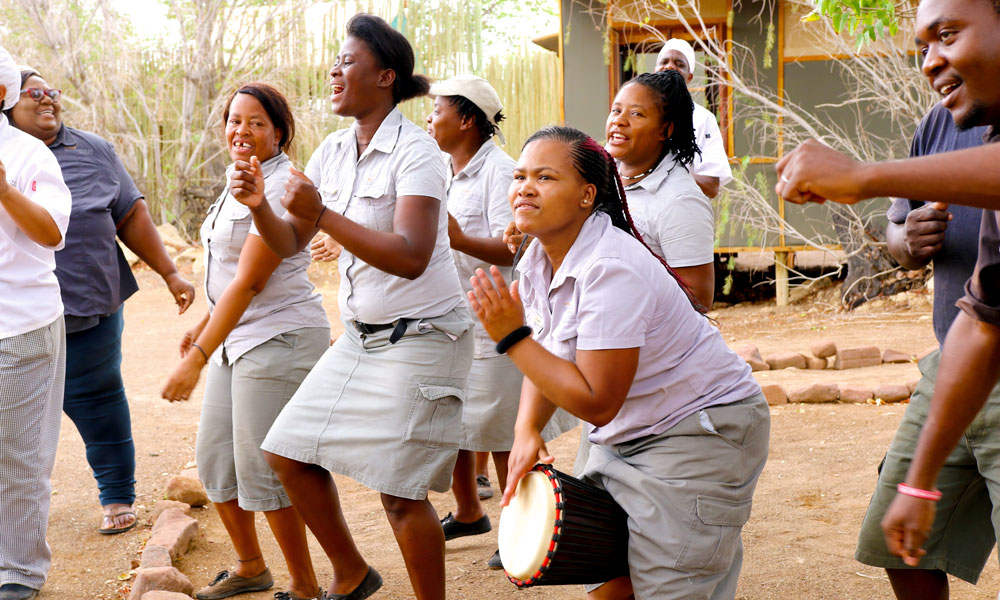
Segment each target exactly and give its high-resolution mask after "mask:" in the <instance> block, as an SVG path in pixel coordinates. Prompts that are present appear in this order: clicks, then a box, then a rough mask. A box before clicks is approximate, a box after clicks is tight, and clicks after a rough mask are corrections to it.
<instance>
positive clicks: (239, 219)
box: [215, 200, 253, 253]
mask: <svg viewBox="0 0 1000 600" xmlns="http://www.w3.org/2000/svg"><path fill="white" fill-rule="evenodd" d="M232 202H233V205H231V206H224V207H223V208H222V213H221V214H220V215H219V219H218V221H216V225H215V231H216V237H217V239H218V240H219V242H220V243H222V244H225V245H226V246H227V247H228V248H229V249H230V250H235V251H236V252H237V253H239V251H240V250H241V249H242V248H243V244H244V243H245V242H246V241H247V235H249V234H250V224H251V223H252V222H253V217H252V216H251V215H250V209H249V208H248V207H246V206H244V205H242V204H240V203H238V202H237V201H236V200H232Z"/></svg>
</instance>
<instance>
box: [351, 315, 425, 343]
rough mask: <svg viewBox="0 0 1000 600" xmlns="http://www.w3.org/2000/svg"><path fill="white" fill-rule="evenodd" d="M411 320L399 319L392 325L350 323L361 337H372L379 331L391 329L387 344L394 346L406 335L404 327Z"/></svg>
mask: <svg viewBox="0 0 1000 600" xmlns="http://www.w3.org/2000/svg"><path fill="white" fill-rule="evenodd" d="M412 320H413V319H399V320H396V321H393V322H392V323H362V322H361V321H351V323H353V324H354V328H355V329H357V330H358V332H359V333H361V334H362V335H372V334H374V333H378V332H379V331H385V330H386V329H392V333H391V334H390V335H389V343H390V344H395V343H396V342H398V341H399V340H400V338H402V337H403V334H404V333H406V326H407V324H409V322H410V321H412Z"/></svg>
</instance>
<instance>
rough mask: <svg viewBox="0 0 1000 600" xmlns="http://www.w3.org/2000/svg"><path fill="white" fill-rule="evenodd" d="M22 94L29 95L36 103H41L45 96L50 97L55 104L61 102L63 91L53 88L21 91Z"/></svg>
mask: <svg viewBox="0 0 1000 600" xmlns="http://www.w3.org/2000/svg"><path fill="white" fill-rule="evenodd" d="M21 93H22V94H27V95H28V97H29V98H31V99H32V100H34V101H35V102H41V101H42V98H43V97H44V96H48V97H49V98H51V99H52V101H53V102H59V97H60V96H62V90H57V89H53V88H47V89H46V88H28V89H26V90H21Z"/></svg>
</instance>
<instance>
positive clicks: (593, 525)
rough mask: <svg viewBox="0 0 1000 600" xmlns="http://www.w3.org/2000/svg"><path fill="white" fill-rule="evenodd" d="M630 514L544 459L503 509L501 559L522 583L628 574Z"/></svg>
mask: <svg viewBox="0 0 1000 600" xmlns="http://www.w3.org/2000/svg"><path fill="white" fill-rule="evenodd" d="M627 518H628V517H627V515H626V514H625V511H624V510H622V508H621V507H620V506H618V503H616V502H615V501H614V499H613V498H612V497H611V494H609V493H608V492H607V491H605V490H602V489H600V488H598V487H595V486H592V485H589V484H586V483H584V482H582V481H580V480H579V479H576V478H574V477H570V476H569V475H566V474H565V473H561V472H559V471H557V470H555V469H554V468H552V466H551V465H545V464H538V465H535V466H534V468H533V469H532V470H531V471H529V472H528V473H527V474H526V475H525V476H524V477H523V478H522V479H521V481H520V482H519V483H518V484H517V492H516V493H515V494H514V497H513V499H511V501H510V504H508V505H507V506H506V507H504V509H503V511H501V512H500V532H499V542H500V559H501V560H502V561H503V566H504V570H505V571H506V573H507V578H508V579H510V581H511V583H513V584H514V585H516V586H518V587H528V586H532V585H564V584H584V583H601V582H605V581H609V580H611V579H614V578H615V577H620V576H622V575H628V528H627V526H626V519H627Z"/></svg>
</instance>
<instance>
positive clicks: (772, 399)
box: [760, 383, 788, 406]
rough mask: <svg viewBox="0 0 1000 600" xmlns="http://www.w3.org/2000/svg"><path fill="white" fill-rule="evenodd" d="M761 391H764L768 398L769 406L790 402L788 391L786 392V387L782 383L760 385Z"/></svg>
mask: <svg viewBox="0 0 1000 600" xmlns="http://www.w3.org/2000/svg"><path fill="white" fill-rule="evenodd" d="M760 391H762V392H763V393H764V397H765V398H767V404H768V406H774V405H776V404H787V403H788V393H787V392H785V388H783V387H781V386H780V385H776V384H773V383H772V384H769V385H762V386H760Z"/></svg>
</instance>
